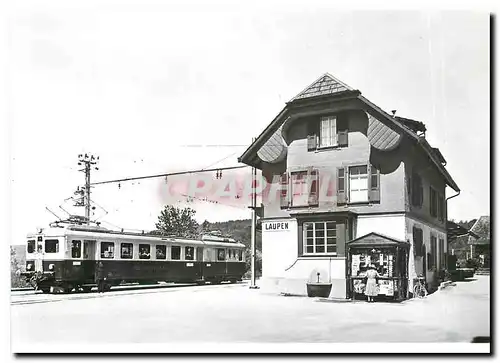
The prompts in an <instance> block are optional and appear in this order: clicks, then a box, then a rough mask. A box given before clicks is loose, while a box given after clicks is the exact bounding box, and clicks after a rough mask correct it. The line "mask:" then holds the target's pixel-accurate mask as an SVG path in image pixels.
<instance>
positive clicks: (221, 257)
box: [217, 248, 226, 261]
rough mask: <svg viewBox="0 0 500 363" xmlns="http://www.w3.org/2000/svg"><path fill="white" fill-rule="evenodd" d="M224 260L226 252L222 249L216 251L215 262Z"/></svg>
mask: <svg viewBox="0 0 500 363" xmlns="http://www.w3.org/2000/svg"><path fill="white" fill-rule="evenodd" d="M225 259H226V251H225V250H224V249H223V248H218V249H217V260H218V261H224V260H225Z"/></svg>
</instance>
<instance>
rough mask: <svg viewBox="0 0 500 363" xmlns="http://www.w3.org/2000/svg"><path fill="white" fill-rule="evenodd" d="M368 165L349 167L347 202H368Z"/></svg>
mask: <svg viewBox="0 0 500 363" xmlns="http://www.w3.org/2000/svg"><path fill="white" fill-rule="evenodd" d="M368 189H369V188H368V166H367V165H360V166H351V167H349V203H362V202H368Z"/></svg>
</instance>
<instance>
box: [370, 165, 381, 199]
mask: <svg viewBox="0 0 500 363" xmlns="http://www.w3.org/2000/svg"><path fill="white" fill-rule="evenodd" d="M368 169H369V180H368V183H369V184H368V201H370V202H372V203H377V202H380V172H379V170H378V169H377V168H375V167H374V166H373V165H370V164H368Z"/></svg>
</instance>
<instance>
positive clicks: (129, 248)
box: [120, 243, 134, 259]
mask: <svg viewBox="0 0 500 363" xmlns="http://www.w3.org/2000/svg"><path fill="white" fill-rule="evenodd" d="M133 253H134V245H133V244H132V243H122V244H121V250H120V258H125V259H130V258H132V257H133Z"/></svg>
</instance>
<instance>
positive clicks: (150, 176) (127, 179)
mask: <svg viewBox="0 0 500 363" xmlns="http://www.w3.org/2000/svg"><path fill="white" fill-rule="evenodd" d="M248 167H249V166H248V165H241V166H229V167H225V168H214V169H199V170H189V171H179V172H176V173H165V174H156V175H147V176H138V177H133V178H123V179H114V180H106V181H101V182H95V183H90V185H100V184H110V183H119V182H124V181H130V180H140V179H152V178H159V177H164V176H173V175H185V174H194V173H204V172H209V171H221V170H233V169H242V168H248Z"/></svg>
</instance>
